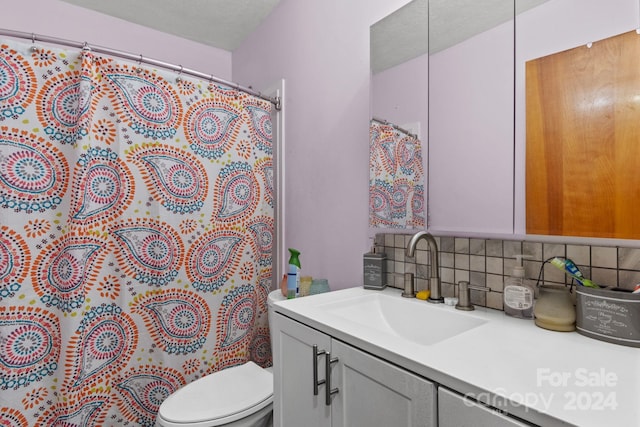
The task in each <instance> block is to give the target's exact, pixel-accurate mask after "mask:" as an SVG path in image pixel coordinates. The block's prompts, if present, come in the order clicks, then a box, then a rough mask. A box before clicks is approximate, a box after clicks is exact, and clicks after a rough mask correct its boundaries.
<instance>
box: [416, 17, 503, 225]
mask: <svg viewBox="0 0 640 427" xmlns="http://www.w3.org/2000/svg"><path fill="white" fill-rule="evenodd" d="M429 156H430V161H429V168H430V173H429V178H430V185H429V206H428V208H429V212H430V217H429V228H430V229H431V230H433V231H435V232H443V231H444V232H457V233H469V232H480V233H490V234H493V233H497V234H511V233H512V232H513V22H509V23H506V24H502V25H500V26H498V27H496V28H494V29H492V30H489V31H486V32H484V33H482V34H479V35H477V36H475V37H473V38H471V39H468V40H466V41H464V42H462V43H459V44H457V45H455V46H453V47H451V48H449V49H446V50H444V51H441V52H438V53H436V54H434V55H431V57H430V58H429Z"/></svg>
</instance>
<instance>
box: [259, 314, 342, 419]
mask: <svg viewBox="0 0 640 427" xmlns="http://www.w3.org/2000/svg"><path fill="white" fill-rule="evenodd" d="M274 316H275V317H274V319H273V325H274V329H275V330H273V331H271V334H272V335H273V337H272V338H273V349H272V350H273V378H274V404H273V420H274V421H273V425H274V426H277V427H303V426H304V427H329V426H330V425H331V407H330V406H327V405H325V390H324V384H323V385H320V386H319V387H318V395H317V396H314V394H313V391H314V390H313V357H314V356H313V346H314V345H317V346H318V349H319V350H325V351H330V350H331V348H330V346H331V339H330V337H329V336H327V335H325V334H323V333H321V332H318V331H316V330H315V329H311V328H309V327H307V326H304V325H302V324H301V323H298V322H296V321H294V320H291V319H289V318H287V317H284V316H282V315H280V314H277V313H274ZM317 361H318V364H317V369H318V379H319V380H323V379H325V356H324V355H323V356H320V357H318V358H317Z"/></svg>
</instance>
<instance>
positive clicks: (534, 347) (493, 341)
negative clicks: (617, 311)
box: [275, 287, 640, 427]
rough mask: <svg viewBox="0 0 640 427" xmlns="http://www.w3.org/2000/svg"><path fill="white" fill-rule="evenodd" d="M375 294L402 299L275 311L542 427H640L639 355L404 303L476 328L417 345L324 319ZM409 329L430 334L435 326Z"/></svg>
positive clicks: (495, 319)
mask: <svg viewBox="0 0 640 427" xmlns="http://www.w3.org/2000/svg"><path fill="white" fill-rule="evenodd" d="M379 292H383V293H385V294H388V295H392V296H397V297H398V298H402V297H401V296H400V293H401V291H400V290H399V289H393V288H387V289H385V290H384V291H372V290H366V289H363V288H362V287H355V288H349V289H343V290H339V291H334V292H329V293H325V294H319V295H314V296H310V297H304V298H298V299H292V300H285V301H281V302H278V303H276V304H275V311H277V312H279V313H281V314H283V315H285V316H288V317H291V318H293V319H295V320H298V321H300V322H302V323H304V324H306V325H308V326H311V327H313V328H315V329H318V330H320V331H322V332H325V333H327V334H329V335H331V336H333V337H335V338H337V339H339V340H341V341H344V342H346V343H349V344H351V345H353V346H355V347H358V348H361V349H362V350H365V351H368V352H370V353H372V354H375V355H377V356H379V357H381V358H383V359H385V360H387V361H389V362H392V363H394V364H397V365H398V366H402V367H404V368H406V369H408V370H410V371H413V372H415V373H417V374H419V375H421V376H424V377H425V378H428V379H430V380H432V381H435V382H437V383H439V384H441V385H444V386H446V387H449V388H451V389H453V390H456V391H458V392H460V393H463V394H465V393H468V395H469V396H470V397H472V398H474V399H476V400H480V401H483V402H485V403H488V404H490V405H491V406H494V407H498V408H500V409H505V410H506V411H507V412H509V413H511V414H513V415H515V416H518V417H521V418H523V419H525V420H527V421H530V422H534V423H536V424H539V425H542V426H545V427H546V426H552V425H577V426H581V427H582V426H584V427H588V426H594V427H595V426H597V427H601V426H605V425H606V426H640V348H631V347H626V346H621V345H617V344H610V343H606V342H602V341H598V340H594V339H592V338H588V337H585V336H582V335H580V334H578V333H576V332H554V331H548V330H545V329H541V328H539V327H537V326H535V324H534V323H533V320H525V319H516V318H512V317H509V316H506V315H505V314H504V313H503V312H502V311H498V310H491V309H485V308H481V307H477V308H476V310H475V311H471V312H463V311H460V310H456V309H455V308H454V307H451V306H445V305H443V304H430V303H428V302H425V301H421V300H417V299H415V298H414V299H406V298H402V299H403V300H404V301H406V303H408V304H428V305H429V306H430V308H435V309H438V310H445V311H454V312H456V313H459V314H462V315H465V316H470V317H472V318H475V319H477V320H478V322H479V323H482V324H481V325H480V326H478V327H475V328H473V329H470V330H468V331H465V332H463V333H461V334H458V335H455V336H453V337H451V338H448V339H445V340H443V341H439V342H436V343H434V344H431V345H420V344H416V343H413V342H410V341H407V340H405V339H402V338H399V337H397V336H394V335H392V334H386V333H380V332H378V331H375V330H373V329H370V328H367V327H366V326H365V325H364V324H358V323H355V322H351V321H348V320H345V319H342V318H340V317H337V316H333V315H329V314H327V313H326V310H325V309H323V308H322V306H323V305H324V304H327V303H328V302H331V301H339V300H342V299H349V298H358V297H360V296H365V295H369V294H371V293H379ZM407 322H412V319H411V318H408V319H407ZM483 322H484V323H483ZM363 323H366V322H363ZM415 327H416V328H422V329H427V330H428V329H430V328H438V325H437V324H432V325H418V324H416V325H415Z"/></svg>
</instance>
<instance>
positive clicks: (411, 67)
mask: <svg viewBox="0 0 640 427" xmlns="http://www.w3.org/2000/svg"><path fill="white" fill-rule="evenodd" d="M428 72H429V56H428V55H422V56H419V57H417V58H414V59H411V60H409V61H407V62H404V63H402V64H400V65H397V66H395V67H393V68H389V69H387V70H384V71H381V72H379V73H376V74H375V75H373V77H372V78H371V112H372V115H373V116H375V117H378V118H380V119H384V120H387V121H389V122H391V123H393V124H396V125H399V126H402V125H405V124H408V123H419V124H420V135H418V136H419V138H420V140H421V141H422V143H423V146H424V151H425V152H424V153H423V158H424V160H425V165H424V170H425V172H426V171H427V164H426V160H427V152H426V150H427V123H428V121H429V110H428V107H429V102H428V101H429V74H428Z"/></svg>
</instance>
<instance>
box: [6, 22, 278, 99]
mask: <svg viewBox="0 0 640 427" xmlns="http://www.w3.org/2000/svg"><path fill="white" fill-rule="evenodd" d="M0 35H2V36H8V37H15V38H20V39H27V40H31V42H32V43H35V42H36V41H39V42H43V43H53V44H60V45H63V46H70V47H75V48H78V49H89V50H91V51H93V52H97V53H103V54H106V55H112V56H117V57H120V58H124V59H128V60H131V61H136V62H138V63H145V64H149V65H153V66H156V67H162V68H166V69H169V70H172V71H177V72H178V73H179V74H189V75H191V76H195V77H198V78H201V79H203V80H208V81H211V82H216V83H220V84H223V85H225V86H229V87H231V88H233V89H236V90H240V91H242V92H246V93H248V94H250V95H253V96H256V97H258V98H260V99H264V100H265V101H269V102H271V103H272V104H273V105H274V106H275V109H276V110H278V111H279V110H280V109H281V107H282V104H281V100H280V97H279V96H276V97H270V96H267V95H263V94H262V93H261V92H256V91H254V90H253V89H251V88H246V87H243V86H240V85H239V84H236V83H232V82H228V81H226V80H224V79H221V78H218V77H214V76H213V75H207V74H204V73H201V72H199V71H195V70H191V69H189V68H184V67H183V66H182V65H175V64H170V63H168V62H163V61H158V60H157V59H152V58H145V57H143V56H142V55H136V54H133V53H129V52H124V51H121V50H116V49H110V48H107V47H102V46H96V45H92V44H89V43H87V42H76V41H71V40H65V39H60V38H57V37H49V36H43V35H41V34H35V33H27V32H24V31H14V30H8V29H5V28H0Z"/></svg>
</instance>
